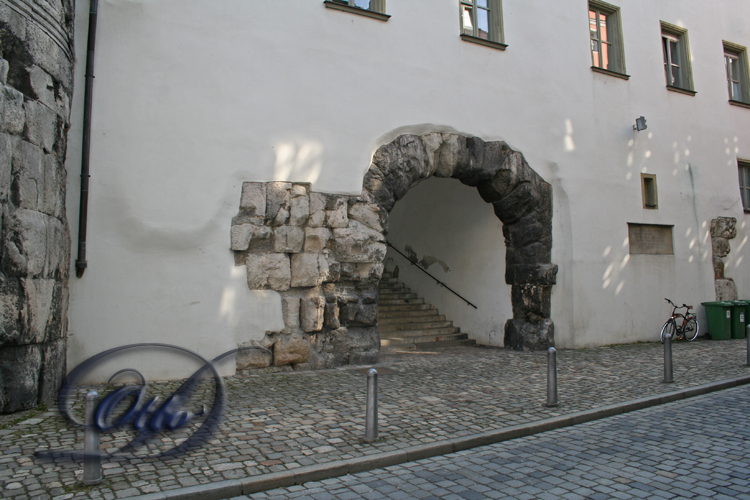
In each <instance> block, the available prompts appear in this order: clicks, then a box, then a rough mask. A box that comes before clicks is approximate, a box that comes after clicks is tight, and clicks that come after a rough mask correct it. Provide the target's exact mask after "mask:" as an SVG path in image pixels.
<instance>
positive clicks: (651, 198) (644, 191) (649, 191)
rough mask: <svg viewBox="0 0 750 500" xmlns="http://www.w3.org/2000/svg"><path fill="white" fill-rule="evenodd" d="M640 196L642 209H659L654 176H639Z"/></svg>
mask: <svg viewBox="0 0 750 500" xmlns="http://www.w3.org/2000/svg"><path fill="white" fill-rule="evenodd" d="M641 196H642V198H643V208H644V209H647V210H658V209H659V190H658V188H657V185H656V174H641Z"/></svg>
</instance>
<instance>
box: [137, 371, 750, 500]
mask: <svg viewBox="0 0 750 500" xmlns="http://www.w3.org/2000/svg"><path fill="white" fill-rule="evenodd" d="M746 384H750V376H746V377H737V378H733V379H727V380H722V381H719V382H712V383H709V384H704V385H700V386H697V387H691V388H688V389H683V390H679V391H673V392H668V393H666V394H658V395H656V396H649V397H644V398H638V399H634V400H631V401H626V402H624V403H618V404H613V405H608V406H603V407H601V408H594V409H593V410H585V411H580V412H576V413H571V414H569V415H564V416H560V417H554V418H549V419H545V420H541V421H537V422H533V423H530V424H519V425H514V426H511V427H506V428H504V429H498V430H493V431H486V432H482V433H479V434H474V435H471V436H465V437H462V438H457V439H449V440H445V441H438V442H435V443H427V444H423V445H419V446H412V447H409V448H404V449H402V450H399V451H392V452H387V453H378V454H376V455H370V456H364V457H358V458H353V459H351V460H346V461H344V460H337V461H333V462H329V463H326V464H320V465H314V466H309V467H300V468H297V469H293V470H289V471H284V472H275V473H271V474H263V475H260V476H251V477H247V478H244V479H239V480H238V479H230V480H226V481H219V482H216V483H210V484H205V485H200V486H190V487H187V488H179V489H174V490H168V491H163V492H159V493H151V494H147V495H141V496H138V497H131V498H134V499H135V498H137V499H139V500H220V499H223V498H228V497H235V496H240V495H247V494H250V493H258V492H261V491H266V490H271V489H275V488H286V487H289V486H293V485H295V484H304V483H307V482H310V481H320V480H323V479H328V478H332V477H338V476H344V475H347V474H355V473H357V472H364V471H367V470H372V469H380V468H383V467H388V466H391V465H398V464H402V463H405V462H412V461H414V460H420V459H423V458H430V457H434V456H440V455H445V454H448V453H454V452H457V451H462V450H467V449H470V448H476V447H478V446H484V445H488V444H494V443H499V442H502V441H508V440H511V439H516V438H520V437H525V436H530V435H532V434H538V433H541V432H546V431H551V430H555V429H561V428H564V427H570V426H573V425H578V424H583V423H586V422H591V421H593V420H599V419H602V418H607V417H612V416H614V415H620V414H623V413H629V412H632V411H636V410H642V409H644V408H649V407H652V406H657V405H662V404H666V403H672V402H674V401H679V400H682V399H687V398H692V397H696V396H701V395H703V394H708V393H711V392H716V391H721V390H724V389H729V388H732V387H737V386H740V385H746ZM125 500H129V499H125Z"/></svg>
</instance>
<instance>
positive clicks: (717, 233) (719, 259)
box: [711, 217, 737, 300]
mask: <svg viewBox="0 0 750 500" xmlns="http://www.w3.org/2000/svg"><path fill="white" fill-rule="evenodd" d="M736 236H737V219H735V218H734V217H719V218H717V219H713V220H712V221H711V252H712V257H713V264H714V288H715V290H716V300H737V285H736V284H735V282H734V280H733V279H732V278H727V277H726V276H724V258H725V257H726V256H727V255H729V251H730V250H731V248H730V246H729V240H731V239H734V238H735V237H736Z"/></svg>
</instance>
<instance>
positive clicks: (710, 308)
mask: <svg viewBox="0 0 750 500" xmlns="http://www.w3.org/2000/svg"><path fill="white" fill-rule="evenodd" d="M701 305H702V306H703V307H705V308H706V320H707V321H708V333H709V334H711V338H712V339H714V340H729V339H731V338H732V309H733V307H734V306H733V305H732V303H731V302H724V301H717V302H701Z"/></svg>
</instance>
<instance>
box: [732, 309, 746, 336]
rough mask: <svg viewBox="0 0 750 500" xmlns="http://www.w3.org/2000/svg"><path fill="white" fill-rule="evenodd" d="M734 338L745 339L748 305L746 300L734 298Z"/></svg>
mask: <svg viewBox="0 0 750 500" xmlns="http://www.w3.org/2000/svg"><path fill="white" fill-rule="evenodd" d="M731 302H732V338H733V339H744V338H745V336H746V335H747V332H746V330H745V329H746V328H747V305H748V302H747V301H746V300H732V301H731Z"/></svg>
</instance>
